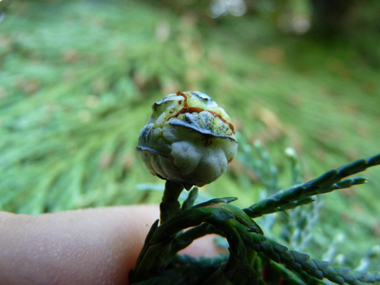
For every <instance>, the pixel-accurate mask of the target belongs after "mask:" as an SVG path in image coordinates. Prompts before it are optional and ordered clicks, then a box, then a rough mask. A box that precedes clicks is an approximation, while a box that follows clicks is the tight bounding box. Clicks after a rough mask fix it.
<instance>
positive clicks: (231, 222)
mask: <svg viewBox="0 0 380 285" xmlns="http://www.w3.org/2000/svg"><path fill="white" fill-rule="evenodd" d="M379 164H380V154H379V155H376V156H373V157H370V158H368V159H362V160H358V161H356V162H354V163H351V164H349V165H345V166H342V167H340V168H338V169H335V170H331V171H328V172H326V173H325V174H323V175H322V176H320V177H318V178H316V179H313V180H311V181H308V182H306V183H303V184H301V185H297V186H294V187H291V188H289V189H284V190H282V191H280V192H279V194H275V195H274V196H271V197H268V198H266V199H264V200H263V201H260V202H258V203H256V204H254V205H252V206H250V207H248V208H246V209H243V210H241V209H239V208H238V207H235V206H233V205H231V204H230V203H231V202H233V201H235V200H236V198H217V199H212V200H209V201H207V202H204V203H201V204H198V205H195V206H193V207H191V204H192V203H193V201H194V200H195V197H194V196H195V195H196V194H197V192H198V190H197V189H194V190H192V191H191V192H190V193H189V198H188V199H187V200H185V202H184V203H183V206H182V208H181V207H180V206H179V205H178V201H177V199H178V197H179V195H180V192H181V190H183V186H182V187H180V185H179V184H177V183H173V182H171V181H167V182H166V188H165V192H164V197H163V199H162V203H161V206H160V209H161V224H160V225H159V226H158V220H157V221H156V222H155V223H154V225H153V226H152V228H151V230H150V232H149V234H148V236H147V238H146V240H145V244H144V247H143V250H142V251H141V253H140V256H139V259H138V262H137V264H136V267H135V269H134V270H132V271H131V272H130V281H131V283H132V284H160V282H165V283H166V284H182V283H183V282H186V284H272V282H273V281H270V280H268V278H267V277H266V275H265V274H263V270H264V271H265V270H266V267H267V266H268V264H271V265H273V262H275V263H278V264H282V265H284V266H285V267H286V269H285V268H281V267H279V266H277V267H276V266H275V267H276V268H277V269H280V270H278V271H276V270H274V269H273V268H274V267H273V266H272V267H271V270H270V272H269V274H270V275H271V278H273V275H275V276H277V277H276V278H277V282H280V281H279V280H280V279H282V280H284V281H285V282H289V284H317V283H318V280H324V279H328V280H329V281H331V282H333V283H336V284H352V285H353V284H374V283H378V282H380V271H377V272H367V271H363V270H362V271H357V270H353V269H351V268H348V267H335V266H332V265H331V264H330V263H329V262H328V261H320V260H318V259H310V256H309V255H307V254H304V253H300V252H298V251H295V250H289V249H288V248H287V247H286V246H283V245H281V244H279V243H277V242H275V241H272V240H270V239H268V238H266V237H265V236H264V232H263V231H262V230H261V228H260V227H259V225H257V224H256V222H254V221H253V220H252V219H251V218H254V217H258V216H261V215H265V214H268V213H272V212H276V211H279V210H281V211H282V210H285V209H286V210H287V209H288V208H295V207H298V206H301V205H303V203H298V204H296V203H295V202H297V201H303V200H305V199H308V198H311V197H312V196H314V195H319V194H324V193H327V192H331V191H332V190H336V189H343V188H346V187H350V186H351V185H352V184H353V183H355V181H357V182H363V179H361V178H357V179H352V180H348V179H345V177H347V176H349V175H353V174H356V173H358V172H361V171H363V170H365V169H366V168H368V167H371V166H375V165H379ZM313 201H315V199H313V200H310V201H309V202H313ZM288 204H291V206H288ZM184 205H185V206H184ZM257 205H259V206H257ZM281 207H284V208H285V209H282V208H281ZM189 227H192V228H191V229H190V230H187V231H184V230H185V229H187V228H189ZM210 233H216V234H218V235H221V236H223V237H225V238H226V240H227V242H228V250H229V256H228V258H226V257H225V258H221V257H219V258H216V259H214V260H213V259H202V260H194V259H193V260H191V259H190V262H191V263H192V264H187V265H184V264H183V263H181V262H178V261H179V260H180V259H181V258H180V257H176V253H177V252H178V251H180V250H181V249H184V248H185V247H187V246H188V245H189V244H190V243H191V242H192V241H193V240H194V239H197V238H199V237H202V236H204V235H207V234H210ZM194 268H197V269H198V270H200V271H201V272H199V273H197V274H194V275H189V274H188V273H186V272H185V270H186V269H189V270H190V271H193V270H194ZM281 269H282V270H281ZM276 273H277V274H276ZM268 282H269V283H268Z"/></svg>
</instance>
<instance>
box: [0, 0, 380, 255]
mask: <svg viewBox="0 0 380 285" xmlns="http://www.w3.org/2000/svg"><path fill="white" fill-rule="evenodd" d="M199 3H200V4H199ZM0 11H3V13H2V14H1V16H0V19H1V22H0V138H1V140H0V209H1V210H4V211H11V212H17V213H26V214H39V213H43V212H54V211H62V210H68V209H77V208H84V207H100V206H109V205H126V204H136V203H158V202H159V201H160V197H161V194H160V193H155V192H145V191H141V190H136V185H137V184H139V183H161V184H163V181H161V180H159V179H158V178H156V177H153V176H151V175H150V174H149V173H148V171H147V170H146V169H145V168H144V166H143V164H142V163H141V161H140V159H139V157H138V155H137V153H136V151H135V146H136V143H137V138H138V134H139V131H140V129H141V128H142V127H143V126H144V125H145V123H146V122H147V121H148V118H149V116H150V113H151V107H150V106H151V104H152V103H153V102H154V101H157V100H160V99H161V98H162V97H163V96H164V95H166V94H169V93H174V92H176V91H178V90H182V91H187V90H199V91H202V92H204V93H206V94H208V95H210V96H211V97H212V98H213V99H214V100H215V101H217V103H218V104H219V105H220V106H222V107H224V108H225V109H226V111H227V112H228V114H229V115H230V116H231V117H232V120H233V122H234V124H235V126H236V129H237V130H238V131H239V132H240V133H241V134H242V135H243V136H244V137H245V138H246V139H247V140H248V141H249V142H251V143H253V142H254V141H255V140H260V141H261V142H262V144H263V145H264V147H265V148H266V149H267V150H268V151H269V153H270V154H271V155H272V156H273V162H274V164H275V165H277V166H278V167H279V170H280V177H281V181H282V186H283V187H287V186H290V178H289V176H290V173H289V170H288V169H289V161H288V160H287V159H286V158H285V154H284V150H285V148H286V147H293V148H294V149H295V150H296V151H297V153H298V155H299V157H300V160H301V164H302V167H303V172H304V176H305V179H306V180H307V179H311V178H314V177H316V176H318V175H320V174H322V173H324V172H326V171H327V170H330V169H331V168H336V167H339V166H341V165H343V164H347V163H349V162H351V161H354V160H356V159H359V158H364V157H367V156H370V155H374V154H376V153H378V152H379V151H380V147H379V141H380V132H379V129H380V111H379V109H380V108H379V107H380V83H379V78H380V72H379V70H380V48H379V47H380V19H379V18H378V12H379V11H380V4H379V2H377V1H366V2H360V1H342V0H336V1H324V0H309V1H307V0H288V1H279V0H256V1H254V0H246V1H245V2H244V1H243V0H240V1H238V0H234V1H232V0H225V1H224V0H210V1H192V0H183V1H174V0H166V1H148V0H146V1H137V0H135V1H131V0H129V1H121V0H120V1H118V0H111V1H97V0H92V1H90V0H87V1H84V0H80V1H61V0H56V1H13V2H12V1H9V0H3V1H1V2H0ZM364 176H366V177H368V178H369V179H370V182H369V184H367V185H364V186H361V187H356V188H353V189H349V190H343V191H341V192H339V193H338V192H336V193H332V194H329V195H326V197H324V198H323V202H324V207H323V208H322V210H321V217H320V221H319V222H318V224H317V229H316V230H317V231H318V232H320V233H322V234H323V236H325V239H324V240H323V243H325V244H329V243H330V242H331V241H332V240H333V239H334V237H336V236H337V235H339V234H340V233H344V234H345V235H346V240H345V241H344V242H343V243H342V244H341V245H340V248H339V249H340V250H341V251H342V252H347V253H348V259H350V260H353V259H354V258H356V259H357V258H358V257H360V256H361V254H362V253H363V252H364V251H366V250H367V249H368V248H369V247H370V246H371V245H374V244H376V243H379V242H380V218H379V217H380V168H379V167H378V168H374V169H370V170H368V171H367V172H366V173H365V174H364ZM256 181H257V179H256V178H255V176H254V173H251V172H250V171H249V170H247V169H245V168H244V166H242V164H241V163H240V162H239V161H238V160H236V159H235V160H234V162H233V163H232V165H231V167H230V170H229V171H228V173H227V174H225V175H224V176H222V177H221V178H220V179H219V180H217V181H216V182H215V183H213V184H211V185H208V186H206V187H204V188H203V189H202V190H201V191H202V193H207V194H208V195H210V196H214V197H222V196H237V197H239V198H240V199H239V201H238V202H237V203H236V205H239V206H248V205H250V204H252V203H254V202H255V201H256V200H257V199H258V194H257V193H258V190H259V189H260V187H262V186H261V185H260V183H256ZM317 257H318V256H317Z"/></svg>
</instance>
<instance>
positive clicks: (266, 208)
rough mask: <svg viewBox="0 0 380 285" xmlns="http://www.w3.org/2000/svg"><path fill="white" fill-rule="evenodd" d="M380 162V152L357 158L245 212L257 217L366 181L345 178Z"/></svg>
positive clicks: (286, 190)
mask: <svg viewBox="0 0 380 285" xmlns="http://www.w3.org/2000/svg"><path fill="white" fill-rule="evenodd" d="M378 164H380V154H378V155H375V156H372V157H369V158H368V159H360V160H357V161H355V162H353V163H351V164H348V165H345V166H342V167H339V168H337V169H333V170H330V171H328V172H326V173H325V174H323V175H321V176H320V177H318V178H316V179H313V180H311V181H308V182H306V183H303V184H301V185H296V186H292V187H289V188H286V189H284V190H282V191H280V192H279V193H278V194H275V195H273V196H271V197H268V198H266V199H264V200H263V201H261V202H258V203H256V204H253V205H252V206H250V207H248V208H245V209H244V212H246V213H247V214H248V215H249V216H250V217H251V218H255V217H260V216H262V215H264V214H269V213H274V212H278V211H283V210H288V209H289V208H294V207H297V206H299V205H303V204H305V203H310V202H313V201H312V200H310V198H309V197H311V196H314V195H318V194H324V193H328V192H331V191H334V190H338V189H344V188H349V187H351V186H353V185H358V184H363V183H366V182H367V179H366V178H364V177H358V178H347V179H343V178H345V177H347V176H350V175H353V174H356V173H359V172H361V171H364V170H366V169H367V168H368V167H371V166H375V165H378Z"/></svg>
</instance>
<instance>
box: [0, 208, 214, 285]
mask: <svg viewBox="0 0 380 285" xmlns="http://www.w3.org/2000/svg"><path fill="white" fill-rule="evenodd" d="M158 217H159V210H158V206H156V205H151V206H148V205H139V206H126V207H108V208H97V209H84V210H75V211H67V212H59V213H53V214H42V215H39V216H29V215H21V214H11V213H6V212H0V284H128V272H129V270H130V269H131V268H133V267H134V265H135V263H136V260H137V257H138V254H139V252H140V250H141V248H142V246H143V243H144V240H145V236H146V234H147V232H148V230H149V228H150V226H151V225H152V223H153V222H154V221H155V220H156V219H157V218H158ZM213 238H214V237H213V236H206V237H204V238H202V239H200V240H197V241H196V242H194V243H193V244H192V245H191V246H189V247H188V248H186V249H185V250H184V251H183V253H186V254H190V255H193V256H207V257H210V256H215V255H217V254H218V251H219V250H218V248H217V247H216V245H215V243H214V242H213Z"/></svg>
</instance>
